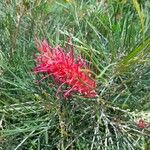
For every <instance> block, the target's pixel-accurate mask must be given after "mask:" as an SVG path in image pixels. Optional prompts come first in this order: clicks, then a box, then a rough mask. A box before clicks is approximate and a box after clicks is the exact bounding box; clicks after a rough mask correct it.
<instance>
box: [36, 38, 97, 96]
mask: <svg viewBox="0 0 150 150" xmlns="http://www.w3.org/2000/svg"><path fill="white" fill-rule="evenodd" d="M69 43H71V38H70V37H69V40H68V43H67V44H66V51H67V52H66V51H65V50H64V49H63V48H62V47H61V46H60V45H57V46H56V47H55V48H52V47H51V46H50V45H49V44H48V42H47V41H46V40H44V41H43V42H42V43H39V42H38V43H37V48H38V50H39V52H40V54H39V55H36V57H35V60H36V62H37V67H36V68H35V69H34V72H35V73H43V72H45V73H47V74H48V75H47V76H46V77H43V78H42V79H41V81H42V80H43V79H45V78H47V77H49V76H53V77H54V79H55V80H56V81H58V82H59V83H61V85H60V87H59V88H58V91H57V95H58V93H59V92H60V91H61V87H62V86H63V85H64V84H66V85H68V86H69V87H70V89H68V90H67V91H65V93H64V97H65V98H67V97H68V96H70V95H71V93H73V92H79V93H81V94H83V95H84V96H86V97H91V98H94V97H96V96H97V93H96V91H95V88H96V81H95V80H92V79H91V76H92V74H91V71H90V68H89V67H87V65H86V60H85V59H82V58H81V56H80V57H79V58H75V56H74V49H73V45H72V44H71V46H70V47H71V48H70V50H69V48H68V47H69ZM68 50H69V51H68Z"/></svg>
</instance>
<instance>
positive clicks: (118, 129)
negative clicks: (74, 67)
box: [0, 0, 150, 150]
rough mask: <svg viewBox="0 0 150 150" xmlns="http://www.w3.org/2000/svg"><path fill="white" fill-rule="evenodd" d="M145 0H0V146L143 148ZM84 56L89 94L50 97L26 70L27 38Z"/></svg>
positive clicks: (148, 41)
mask: <svg viewBox="0 0 150 150" xmlns="http://www.w3.org/2000/svg"><path fill="white" fill-rule="evenodd" d="M149 14H150V2H149V0H139V1H137V0H131V1H127V0H120V1H119V0H118V1H117V0H66V1H63V0H5V1H1V2H0V129H1V135H0V143H1V144H0V145H1V146H0V149H2V150H51V149H54V150H55V149H61V150H65V149H66V150H69V149H72V150H74V149H77V150H97V149H99V150H149V149H150V141H149V135H150V130H149V127H148V126H149V125H147V127H145V128H139V126H138V121H139V120H140V119H143V120H144V121H145V122H146V123H147V124H148V122H150V101H149V100H150V17H149ZM68 35H71V36H72V38H73V43H74V45H75V53H76V54H81V55H82V56H83V57H84V58H86V59H87V60H89V61H91V62H92V66H91V68H92V70H93V72H94V74H95V77H96V80H97V84H98V86H97V89H96V91H97V92H98V94H99V97H98V98H96V99H90V98H84V97H83V96H82V95H80V94H77V93H76V94H74V95H73V96H72V97H71V98H70V99H68V100H67V101H66V100H63V99H61V100H60V99H57V98H56V90H57V85H56V86H55V83H54V82H52V81H51V78H49V79H46V80H44V81H43V82H42V83H41V84H40V85H37V84H36V80H38V79H40V78H41V76H42V75H36V74H35V73H34V72H33V68H34V67H35V65H36V64H35V60H34V54H35V53H37V48H36V42H35V38H38V39H41V40H43V39H47V40H48V41H49V43H51V45H52V46H55V45H57V44H61V45H62V46H65V44H66V41H67V38H68Z"/></svg>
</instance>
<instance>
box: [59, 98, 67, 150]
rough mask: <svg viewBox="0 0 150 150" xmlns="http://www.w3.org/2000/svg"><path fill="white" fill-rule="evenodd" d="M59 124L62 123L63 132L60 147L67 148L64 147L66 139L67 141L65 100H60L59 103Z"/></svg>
mask: <svg viewBox="0 0 150 150" xmlns="http://www.w3.org/2000/svg"><path fill="white" fill-rule="evenodd" d="M59 104H60V105H59V113H58V115H59V125H60V133H61V142H60V149H61V150H65V147H64V141H65V133H66V130H65V116H64V106H63V101H60V103H59Z"/></svg>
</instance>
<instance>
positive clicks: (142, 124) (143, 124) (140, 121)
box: [137, 119, 149, 129]
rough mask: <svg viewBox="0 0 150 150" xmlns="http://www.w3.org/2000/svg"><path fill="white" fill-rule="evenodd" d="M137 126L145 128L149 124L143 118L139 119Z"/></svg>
mask: <svg viewBox="0 0 150 150" xmlns="http://www.w3.org/2000/svg"><path fill="white" fill-rule="evenodd" d="M137 126H138V127H139V128H141V129H145V128H147V127H148V126H149V124H148V122H146V121H145V120H144V119H140V120H139V121H138V123H137Z"/></svg>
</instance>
